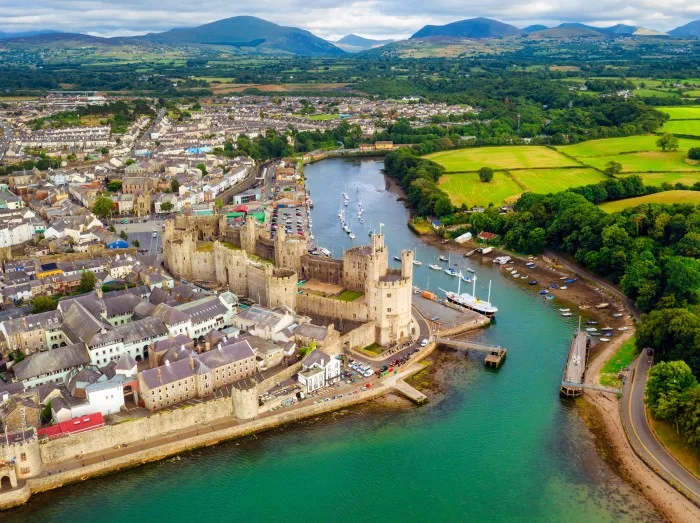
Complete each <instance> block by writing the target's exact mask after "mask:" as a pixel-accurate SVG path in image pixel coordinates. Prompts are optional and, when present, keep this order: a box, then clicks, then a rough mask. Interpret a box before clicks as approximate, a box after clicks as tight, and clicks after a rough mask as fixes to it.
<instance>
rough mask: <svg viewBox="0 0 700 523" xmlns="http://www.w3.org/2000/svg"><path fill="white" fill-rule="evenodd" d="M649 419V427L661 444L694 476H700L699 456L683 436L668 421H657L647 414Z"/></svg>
mask: <svg viewBox="0 0 700 523" xmlns="http://www.w3.org/2000/svg"><path fill="white" fill-rule="evenodd" d="M649 421H650V422H651V428H652V429H653V430H654V434H655V435H656V437H657V438H658V440H659V441H660V442H661V444H662V445H663V446H664V447H666V450H668V451H669V452H670V453H671V455H672V456H673V457H674V458H675V459H676V460H677V461H678V462H679V463H681V465H683V466H684V467H685V468H687V469H688V470H689V471H691V472H692V473H693V474H694V475H695V476H696V477H698V478H700V458H699V457H698V453H697V450H696V449H695V448H693V447H691V446H689V445H688V444H687V443H686V442H685V441H683V437H682V436H681V435H680V434H678V433H677V432H676V430H675V429H674V428H673V425H672V424H671V423H669V422H668V421H658V420H655V419H653V418H652V417H651V416H649Z"/></svg>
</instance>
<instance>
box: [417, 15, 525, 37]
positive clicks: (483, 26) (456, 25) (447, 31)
mask: <svg viewBox="0 0 700 523" xmlns="http://www.w3.org/2000/svg"><path fill="white" fill-rule="evenodd" d="M520 33H521V31H520V29H518V28H517V27H515V26H513V25H510V24H505V23H503V22H499V21H498V20H492V19H491V18H471V19H469V20H460V21H458V22H452V23H451V24H447V25H426V26H424V27H423V28H422V29H420V30H419V31H418V32H417V33H415V34H414V35H413V36H411V39H416V38H428V37H431V36H452V37H457V38H499V37H501V36H511V35H517V34H520Z"/></svg>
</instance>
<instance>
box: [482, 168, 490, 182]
mask: <svg viewBox="0 0 700 523" xmlns="http://www.w3.org/2000/svg"><path fill="white" fill-rule="evenodd" d="M479 180H481V181H482V182H484V183H489V182H490V181H491V180H493V169H491V167H482V168H481V169H479Z"/></svg>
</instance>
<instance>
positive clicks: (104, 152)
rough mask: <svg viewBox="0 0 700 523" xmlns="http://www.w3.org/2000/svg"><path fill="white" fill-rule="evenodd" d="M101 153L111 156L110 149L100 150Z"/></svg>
mask: <svg viewBox="0 0 700 523" xmlns="http://www.w3.org/2000/svg"><path fill="white" fill-rule="evenodd" d="M100 152H101V153H102V154H109V149H107V148H106V147H103V148H102V149H100Z"/></svg>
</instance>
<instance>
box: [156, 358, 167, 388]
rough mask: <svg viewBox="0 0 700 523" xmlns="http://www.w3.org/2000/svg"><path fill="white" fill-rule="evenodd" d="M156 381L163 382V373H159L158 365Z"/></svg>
mask: <svg viewBox="0 0 700 523" xmlns="http://www.w3.org/2000/svg"><path fill="white" fill-rule="evenodd" d="M165 364H166V365H167V364H168V362H167V361H166V362H165ZM158 381H159V382H161V383H163V375H162V374H161V373H160V367H158Z"/></svg>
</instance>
